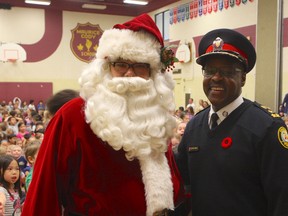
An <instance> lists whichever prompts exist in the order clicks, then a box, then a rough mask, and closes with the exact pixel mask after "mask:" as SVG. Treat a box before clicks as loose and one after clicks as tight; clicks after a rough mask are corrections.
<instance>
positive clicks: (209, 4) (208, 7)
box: [207, 0, 212, 14]
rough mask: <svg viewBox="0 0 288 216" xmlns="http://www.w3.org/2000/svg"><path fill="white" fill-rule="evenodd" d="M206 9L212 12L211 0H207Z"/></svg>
mask: <svg viewBox="0 0 288 216" xmlns="http://www.w3.org/2000/svg"><path fill="white" fill-rule="evenodd" d="M207 11H208V13H209V14H210V13H211V12H212V0H208V4H207Z"/></svg>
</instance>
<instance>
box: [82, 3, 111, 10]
mask: <svg viewBox="0 0 288 216" xmlns="http://www.w3.org/2000/svg"><path fill="white" fill-rule="evenodd" d="M82 8H85V9H96V10H105V9H106V8H107V6H106V5H96V4H83V5H82Z"/></svg>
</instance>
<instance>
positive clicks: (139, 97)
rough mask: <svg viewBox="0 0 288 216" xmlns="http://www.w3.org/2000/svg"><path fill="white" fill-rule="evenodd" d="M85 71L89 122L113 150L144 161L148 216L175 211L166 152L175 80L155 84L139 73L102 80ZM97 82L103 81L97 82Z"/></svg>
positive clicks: (84, 78)
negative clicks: (136, 75)
mask: <svg viewBox="0 0 288 216" xmlns="http://www.w3.org/2000/svg"><path fill="white" fill-rule="evenodd" d="M90 72H91V71H90ZM87 74H89V73H88V72H87V73H86V75H87ZM84 75H85V73H84V74H83V77H82V78H81V79H82V80H81V79H80V83H81V81H83V82H82V85H83V83H84V81H87V83H89V82H90V83H89V84H88V85H86V87H85V85H83V86H84V88H83V90H82V92H81V96H82V97H84V99H85V98H86V108H85V115H86V120H87V122H88V123H90V127H91V129H92V130H93V132H94V133H95V134H96V135H97V136H98V137H100V138H101V139H102V140H103V141H106V142H107V143H108V144H109V145H110V146H111V147H112V148H113V149H115V150H120V149H123V150H124V151H125V152H126V158H127V159H128V160H133V159H135V158H137V159H138V160H139V162H140V168H141V172H142V176H143V177H142V178H143V183H144V185H145V196H146V204H147V213H146V214H147V216H150V215H152V214H153V213H154V212H155V211H159V210H163V209H164V208H168V209H173V208H174V204H173V184H172V181H171V173H170V168H169V166H168V162H167V158H166V157H165V154H164V153H165V152H166V150H167V141H168V138H169V137H171V136H172V134H173V129H174V128H175V124H176V123H175V119H174V118H173V116H172V114H171V111H172V109H174V103H173V99H174V98H173V95H172V97H171V92H172V90H171V83H169V81H168V80H166V79H165V78H163V77H162V78H158V79H157V78H155V79H154V80H156V82H154V81H153V80H152V79H149V80H145V79H142V78H139V77H129V78H127V77H125V78H122V77H121V78H120V77H117V78H111V77H110V75H108V74H105V75H104V76H102V80H100V78H99V77H98V79H97V78H95V77H91V74H89V75H90V77H85V76H84ZM103 77H104V78H103ZM160 77H161V76H160ZM91 78H92V79H91ZM91 80H92V82H93V80H94V82H98V83H97V84H96V83H94V85H93V84H91ZM158 84H159V85H158ZM155 86H156V87H155ZM85 88H86V89H85ZM91 91H93V94H91ZM158 92H161V93H158ZM171 104H172V105H171Z"/></svg>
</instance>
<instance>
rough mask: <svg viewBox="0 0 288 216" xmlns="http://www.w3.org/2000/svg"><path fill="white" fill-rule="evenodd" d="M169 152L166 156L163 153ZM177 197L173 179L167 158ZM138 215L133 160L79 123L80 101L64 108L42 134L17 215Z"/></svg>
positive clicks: (139, 190) (140, 205)
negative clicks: (35, 159) (43, 134)
mask: <svg viewBox="0 0 288 216" xmlns="http://www.w3.org/2000/svg"><path fill="white" fill-rule="evenodd" d="M169 153H171V152H169ZM167 158H168V161H169V165H170V167H172V168H171V172H172V173H171V174H172V179H173V184H174V199H175V200H176V199H177V197H178V192H179V182H180V181H179V178H178V177H179V175H178V173H177V170H176V168H175V166H174V161H173V157H172V155H171V154H169V156H168V157H167ZM61 205H63V206H64V209H65V211H64V215H68V212H69V213H74V214H78V215H97V216H113V215H115V216H116V215H117V216H119V215H125V216H134V215H135V216H141V215H146V201H145V192H144V185H143V182H142V174H141V170H140V166H139V163H138V160H134V161H128V160H127V159H126V158H125V154H124V151H122V150H120V151H115V150H113V149H112V148H111V147H110V146H109V145H108V144H107V143H105V142H103V141H101V139H99V138H98V137H97V136H96V135H95V134H94V133H93V131H92V130H91V129H90V126H89V125H88V124H87V123H86V122H85V117H84V101H83V100H82V99H80V98H77V99H74V100H72V101H70V102H68V103H67V104H65V105H64V106H63V107H62V108H61V109H60V110H59V111H58V113H57V114H56V115H55V116H54V118H53V119H52V120H51V122H50V123H49V125H48V128H47V130H46V132H45V138H44V141H43V143H42V146H41V148H40V151H39V153H38V156H37V161H36V164H35V167H34V173H33V178H32V182H31V185H30V187H29V191H28V193H27V197H26V201H25V203H24V209H23V213H22V215H24V216H40V215H41V216H46V215H47V216H48V215H49V216H51V215H53V216H57V215H61V211H62V210H61Z"/></svg>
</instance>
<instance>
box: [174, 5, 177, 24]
mask: <svg viewBox="0 0 288 216" xmlns="http://www.w3.org/2000/svg"><path fill="white" fill-rule="evenodd" d="M177 14H178V9H177V8H174V9H173V22H174V24H176V23H177Z"/></svg>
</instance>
